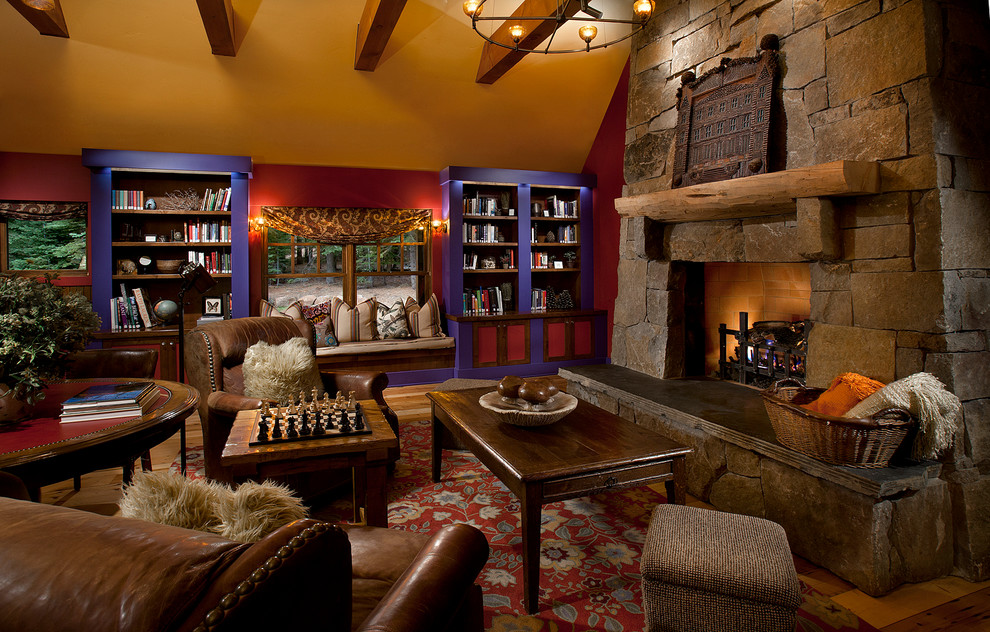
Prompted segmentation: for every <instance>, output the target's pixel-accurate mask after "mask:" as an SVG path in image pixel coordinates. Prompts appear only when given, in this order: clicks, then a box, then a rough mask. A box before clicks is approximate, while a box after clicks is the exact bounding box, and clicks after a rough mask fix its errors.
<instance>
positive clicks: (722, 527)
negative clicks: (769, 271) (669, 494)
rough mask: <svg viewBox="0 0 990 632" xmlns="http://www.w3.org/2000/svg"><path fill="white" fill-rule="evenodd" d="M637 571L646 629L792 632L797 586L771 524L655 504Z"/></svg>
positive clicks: (787, 552)
mask: <svg viewBox="0 0 990 632" xmlns="http://www.w3.org/2000/svg"><path fill="white" fill-rule="evenodd" d="M640 570H641V571H642V575H643V607H644V610H645V612H646V629H647V630H648V631H649V632H655V631H658V630H663V631H667V632H685V631H688V630H690V631H692V632H696V631H697V632H700V631H707V630H724V631H726V632H745V631H747V630H752V631H759V632H770V631H780V632H785V631H786V632H794V624H795V617H796V612H797V608H798V606H799V605H800V604H801V596H800V589H799V585H798V578H797V572H796V571H795V570H794V559H793V558H792V557H791V549H790V547H789V546H788V544H787V536H786V535H785V534H784V529H783V527H781V526H780V525H779V524H777V523H775V522H771V521H769V520H764V519H762V518H754V517H752V516H742V515H737V514H730V513H724V512H721V511H713V510H710V509H701V508H697V507H685V506H683V505H666V504H665V505H659V506H657V508H656V510H654V512H653V516H652V518H651V519H650V528H649V531H648V532H647V534H646V542H645V544H644V545H643V558H642V561H641V562H640Z"/></svg>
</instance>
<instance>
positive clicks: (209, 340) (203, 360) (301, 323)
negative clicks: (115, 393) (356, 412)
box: [185, 316, 399, 482]
mask: <svg viewBox="0 0 990 632" xmlns="http://www.w3.org/2000/svg"><path fill="white" fill-rule="evenodd" d="M298 336H301V337H303V338H305V339H306V340H308V341H309V344H310V346H311V347H313V346H314V344H315V343H314V336H313V327H312V325H311V324H310V323H309V322H308V321H305V320H294V319H290V318H284V317H262V316H252V317H248V318H233V319H230V320H222V321H216V322H212V323H204V324H202V325H199V326H198V327H196V328H195V329H193V330H191V331H190V332H189V333H187V334H186V337H185V356H186V362H185V369H186V381H187V382H188V383H189V384H190V385H191V386H194V387H196V388H197V389H198V390H199V393H200V407H199V419H200V423H201V424H202V426H203V451H204V455H203V456H204V461H205V467H206V475H207V476H208V477H209V478H211V479H214V480H218V481H223V482H230V481H231V473H230V469H229V468H225V467H223V466H222V465H221V464H220V455H221V454H222V453H223V447H224V444H225V443H226V442H227V436H228V435H229V434H230V428H231V426H232V425H233V423H234V418H235V417H236V416H237V413H238V412H239V411H241V410H251V409H255V408H260V407H261V400H260V399H258V398H254V397H246V396H245V395H244V371H243V368H242V365H243V364H244V353H245V351H247V349H248V347H250V346H251V345H253V344H255V343H256V342H260V341H264V342H267V343H268V344H272V345H277V344H281V343H283V342H285V341H287V340H289V339H291V338H295V337H298ZM320 374H321V376H322V378H323V386H324V388H325V389H326V390H327V391H328V392H330V393H331V395H333V394H334V393H336V392H337V391H338V390H340V391H344V392H345V393H347V392H349V391H354V393H355V396H356V397H357V398H358V399H373V400H375V401H376V402H377V403H378V406H379V407H380V408H381V409H382V413H383V414H384V416H385V419H386V420H387V421H388V423H389V425H390V426H391V427H392V431H393V432H395V435H396V436H398V435H399V419H398V417H397V416H396V414H395V412H394V411H393V410H392V409H391V408H390V407H389V406H388V404H387V403H386V402H385V397H384V395H383V391H384V390H385V387H386V386H388V376H387V375H386V374H385V373H383V372H380V371H321V373H320ZM393 457H394V458H398V453H397V452H396V453H395V454H394V455H393Z"/></svg>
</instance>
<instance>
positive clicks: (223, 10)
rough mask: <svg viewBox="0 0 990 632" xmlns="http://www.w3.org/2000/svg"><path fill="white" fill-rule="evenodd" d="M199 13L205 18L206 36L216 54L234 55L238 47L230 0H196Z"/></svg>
mask: <svg viewBox="0 0 990 632" xmlns="http://www.w3.org/2000/svg"><path fill="white" fill-rule="evenodd" d="M196 4H197V5H198V6H199V15H200V17H202V18H203V27H204V28H206V37H208V38H209V39H210V49H211V50H212V51H213V54H214V55H224V56H226V57H234V56H236V55H237V47H236V45H235V44H234V9H233V7H231V5H230V0H196Z"/></svg>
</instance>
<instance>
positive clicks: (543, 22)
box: [463, 0, 654, 54]
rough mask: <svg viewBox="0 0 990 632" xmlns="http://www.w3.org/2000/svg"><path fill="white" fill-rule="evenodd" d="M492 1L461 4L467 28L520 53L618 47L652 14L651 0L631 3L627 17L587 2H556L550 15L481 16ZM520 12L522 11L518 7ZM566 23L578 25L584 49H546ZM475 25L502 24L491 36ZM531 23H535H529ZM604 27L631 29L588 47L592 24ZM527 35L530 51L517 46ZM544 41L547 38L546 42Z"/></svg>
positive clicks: (594, 30) (595, 32) (592, 36)
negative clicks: (607, 13)
mask: <svg viewBox="0 0 990 632" xmlns="http://www.w3.org/2000/svg"><path fill="white" fill-rule="evenodd" d="M494 1H495V0H465V1H464V5H463V8H464V13H466V14H467V16H468V17H470V18H471V28H473V29H474V31H475V32H476V33H477V34H478V35H480V36H481V37H483V38H484V39H485V40H487V41H489V42H491V43H492V44H495V45H496V46H501V47H502V48H508V49H510V50H515V51H519V52H523V53H544V54H557V53H581V52H590V51H592V50H595V49H597V48H606V47H608V46H612V45H614V44H618V43H619V42H621V41H623V40H626V39H628V38H630V37H632V36H633V35H634V34H635V33H637V32H639V31H640V30H642V29H643V27H644V26H645V25H646V23H647V22H648V21H649V19H650V17H651V16H652V15H653V9H654V3H653V0H633V2H632V11H631V15H630V17H629V18H607V17H605V15H604V12H602V11H600V10H599V9H596V8H594V7H592V6H590V2H591V0H557V2H556V7H555V9H554V11H553V12H552V14H551V15H522V13H524V11H522V10H517V11H516V13H519V14H520V15H491V16H488V15H483V13H484V9H485V6H486V5H487V4H494ZM520 9H522V6H520ZM579 13H583V14H584V15H581V16H578V14H579ZM568 20H576V21H580V22H582V24H581V26H580V27H578V36H579V37H580V38H581V39H582V40H584V43H585V46H584V48H569V49H551V48H550V47H551V45H552V44H553V40H554V37H555V36H556V35H557V30H558V29H560V27H561V26H563V24H564V22H566V21H568ZM479 22H503V23H504V24H503V26H502V27H498V28H496V29H494V30H493V32H492V33H491V34H489V35H486V34H485V33H484V32H483V31H482V30H480V29H479V28H478V23H479ZM534 22H535V24H532V23H534ZM526 23H530V24H529V28H527V27H526V26H523V25H524V24H526ZM608 24H628V25H630V26H631V27H632V28H631V29H630V30H629V32H628V33H626V34H624V35H621V36H620V37H615V38H613V39H609V40H607V41H605V42H603V43H600V44H595V45H594V46H592V45H591V42H592V40H594V39H595V37H597V35H598V26H596V25H608ZM499 34H502V35H503V36H505V35H507V36H508V37H507V38H506V40H508V39H510V38H511V40H512V42H511V43H508V41H499V39H497V38H496V36H497V35H499ZM531 34H534V35H535V36H536V38H535V39H533V38H530V39H533V42H534V43H533V44H532V48H529V47H527V46H529V45H528V44H526V43H525V42H524V43H523V45H522V46H520V42H523V41H524V39H525V38H526V37H527V36H528V35H531ZM547 38H549V39H548V40H547ZM544 40H547V42H546V46H545V47H543V46H542V43H543V41H544ZM537 46H539V48H537Z"/></svg>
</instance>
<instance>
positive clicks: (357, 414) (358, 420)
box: [354, 404, 364, 430]
mask: <svg viewBox="0 0 990 632" xmlns="http://www.w3.org/2000/svg"><path fill="white" fill-rule="evenodd" d="M354 429H355V430H364V411H363V410H362V409H361V404H357V405H356V406H355V409H354Z"/></svg>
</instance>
